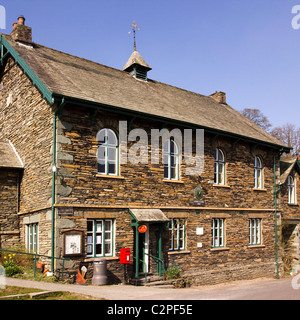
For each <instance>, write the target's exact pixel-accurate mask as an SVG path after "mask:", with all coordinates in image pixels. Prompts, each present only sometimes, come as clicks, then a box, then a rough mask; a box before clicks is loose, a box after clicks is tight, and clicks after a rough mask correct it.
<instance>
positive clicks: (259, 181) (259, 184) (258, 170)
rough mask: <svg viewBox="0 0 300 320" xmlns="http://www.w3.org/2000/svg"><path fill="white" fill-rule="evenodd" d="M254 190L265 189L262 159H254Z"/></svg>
mask: <svg viewBox="0 0 300 320" xmlns="http://www.w3.org/2000/svg"><path fill="white" fill-rule="evenodd" d="M254 188H257V189H262V188H263V166H262V161H261V159H260V157H258V156H255V158H254Z"/></svg>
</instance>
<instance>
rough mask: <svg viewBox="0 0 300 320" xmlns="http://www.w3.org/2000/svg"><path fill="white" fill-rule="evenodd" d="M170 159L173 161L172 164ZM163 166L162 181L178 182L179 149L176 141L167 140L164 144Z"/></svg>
mask: <svg viewBox="0 0 300 320" xmlns="http://www.w3.org/2000/svg"><path fill="white" fill-rule="evenodd" d="M166 144H168V145H167V148H166ZM172 146H173V148H172ZM172 149H173V152H172ZM172 158H173V159H174V164H173V163H172ZM163 164H164V179H165V180H171V181H172V180H173V181H174V180H175V181H178V180H179V148H178V144H177V143H176V141H175V140H174V139H172V138H170V139H167V140H166V141H165V142H164V145H163ZM166 173H167V174H166ZM173 173H174V175H173Z"/></svg>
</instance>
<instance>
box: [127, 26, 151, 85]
mask: <svg viewBox="0 0 300 320" xmlns="http://www.w3.org/2000/svg"><path fill="white" fill-rule="evenodd" d="M131 27H132V31H130V32H129V34H130V33H133V39H134V46H133V52H132V54H131V56H130V58H129V59H128V61H127V63H126V64H125V66H124V68H123V69H122V70H123V71H126V72H128V73H130V74H131V75H132V76H133V77H134V78H136V79H139V80H144V81H147V73H148V71H150V70H151V69H152V68H151V67H150V66H149V65H148V64H147V62H146V61H145V60H144V59H143V58H142V56H141V55H140V54H139V53H138V52H137V50H136V41H135V32H136V30H140V29H138V28H137V25H136V24H135V22H134V21H133V24H132V25H131Z"/></svg>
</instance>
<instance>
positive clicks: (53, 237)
mask: <svg viewBox="0 0 300 320" xmlns="http://www.w3.org/2000/svg"><path fill="white" fill-rule="evenodd" d="M64 105H65V99H64V98H63V99H62V101H61V103H60V105H59V107H58V108H57V109H56V111H55V112H54V114H53V147H52V204H51V271H52V272H54V257H55V252H54V251H55V250H54V245H55V241H54V239H55V207H54V205H55V198H56V197H55V176H56V171H57V168H56V119H57V115H58V113H59V112H61V110H62V108H63V107H64Z"/></svg>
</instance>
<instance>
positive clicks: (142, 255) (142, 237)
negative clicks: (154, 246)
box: [139, 224, 149, 273]
mask: <svg viewBox="0 0 300 320" xmlns="http://www.w3.org/2000/svg"><path fill="white" fill-rule="evenodd" d="M146 226H147V231H146V232H145V233H140V234H139V272H141V273H148V272H149V224H146Z"/></svg>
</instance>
